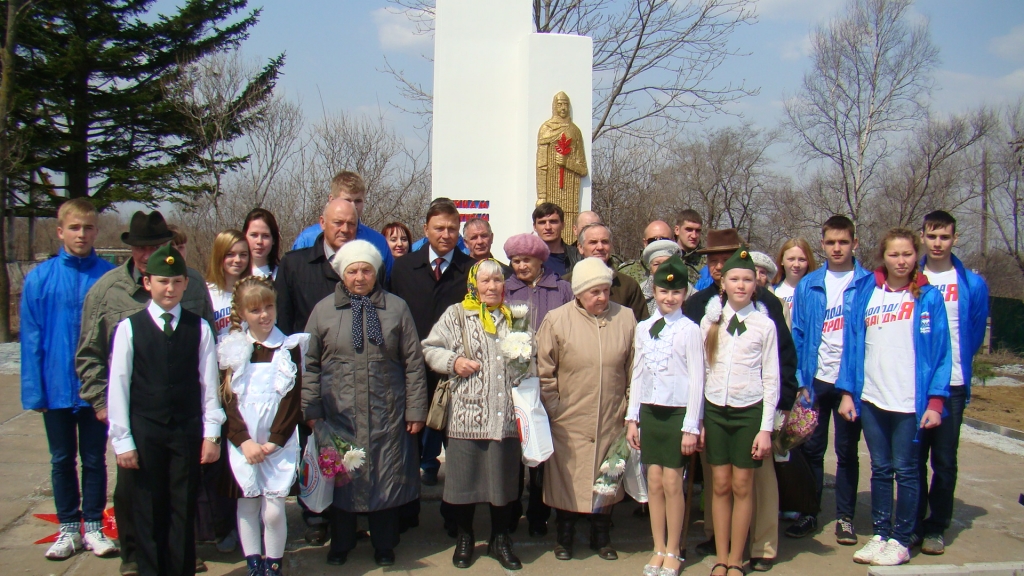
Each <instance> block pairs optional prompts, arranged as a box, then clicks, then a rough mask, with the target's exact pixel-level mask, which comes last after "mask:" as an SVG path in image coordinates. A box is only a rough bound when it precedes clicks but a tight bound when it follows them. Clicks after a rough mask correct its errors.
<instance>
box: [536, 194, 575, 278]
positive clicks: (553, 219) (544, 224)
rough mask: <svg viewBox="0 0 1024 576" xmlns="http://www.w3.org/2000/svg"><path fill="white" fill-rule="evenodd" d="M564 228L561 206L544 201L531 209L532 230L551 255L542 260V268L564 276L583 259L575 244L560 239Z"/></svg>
mask: <svg viewBox="0 0 1024 576" xmlns="http://www.w3.org/2000/svg"><path fill="white" fill-rule="evenodd" d="M563 228H565V212H564V211H563V210H562V208H561V206H559V205H558V204H554V203H551V202H544V203H543V204H540V205H538V206H537V207H536V208H534V210H533V230H534V232H536V233H537V236H540V239H541V240H543V241H544V243H546V244H547V245H548V250H549V251H550V252H551V255H550V256H548V259H547V261H546V262H544V269H545V270H547V271H549V272H554V273H555V274H558V276H559V277H564V276H566V275H568V274H569V272H572V267H573V266H575V265H576V263H577V262H579V261H580V260H582V259H583V257H582V256H580V251H579V249H577V248H576V246H573V245H570V244H566V243H565V241H563V240H562V229H563Z"/></svg>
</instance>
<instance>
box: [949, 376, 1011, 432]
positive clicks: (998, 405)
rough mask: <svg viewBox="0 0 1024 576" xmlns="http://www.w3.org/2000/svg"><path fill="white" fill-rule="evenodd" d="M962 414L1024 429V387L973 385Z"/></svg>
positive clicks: (1008, 426)
mask: <svg viewBox="0 0 1024 576" xmlns="http://www.w3.org/2000/svg"><path fill="white" fill-rule="evenodd" d="M964 416H967V417H969V418H977V419H978V420H982V421H985V422H990V423H992V424H999V425H1000V426H1006V427H1007V428H1013V429H1015V430H1021V431H1024V388H1010V387H1006V386H973V387H971V403H970V405H968V406H967V410H965V411H964Z"/></svg>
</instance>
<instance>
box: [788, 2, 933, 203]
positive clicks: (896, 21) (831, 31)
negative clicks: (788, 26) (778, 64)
mask: <svg viewBox="0 0 1024 576" xmlns="http://www.w3.org/2000/svg"><path fill="white" fill-rule="evenodd" d="M910 6H911V0H850V2H849V4H848V5H847V7H846V11H845V12H844V13H843V14H842V15H841V16H839V17H837V18H835V19H833V20H832V21H831V22H829V23H828V24H826V25H823V26H820V27H819V28H818V29H817V30H815V31H814V33H813V34H812V40H811V41H812V45H813V62H814V63H813V66H812V68H811V70H810V71H808V72H807V73H806V74H805V75H804V79H803V85H802V87H801V89H800V91H799V92H798V93H797V95H796V96H795V97H792V98H788V99H787V100H786V104H785V113H786V116H785V126H786V128H787V129H788V130H789V132H790V133H791V134H792V135H793V136H794V137H795V140H796V146H797V149H798V150H799V151H800V152H801V153H802V154H803V155H804V156H805V157H806V158H807V159H808V160H810V161H821V162H822V163H823V165H824V166H826V167H827V169H828V171H830V172H833V173H834V178H833V177H832V176H831V175H830V176H829V179H834V180H835V182H836V188H835V189H834V190H833V193H835V194H837V195H838V197H839V199H840V200H841V202H842V204H843V206H844V208H845V210H844V211H845V212H848V213H849V214H850V216H851V217H852V218H853V219H854V221H857V220H858V219H859V217H860V216H861V215H862V210H863V209H864V207H865V201H866V200H867V199H868V198H869V197H870V196H871V194H872V193H873V192H875V191H876V190H877V188H878V180H879V178H880V177H881V176H882V173H883V172H884V171H885V167H886V165H887V164H886V163H887V161H888V160H890V158H891V157H892V156H893V155H894V154H895V153H897V152H898V151H899V146H898V145H897V144H898V143H899V141H900V137H901V136H902V135H906V134H907V133H909V132H910V131H912V130H913V129H915V128H916V127H918V125H919V123H920V121H921V120H922V119H923V118H925V116H926V112H927V110H926V107H925V98H926V97H927V95H928V94H929V91H930V89H931V86H932V80H931V76H930V72H931V70H932V68H934V66H935V63H936V61H937V57H938V50H937V48H936V47H935V46H934V44H932V42H931V38H930V36H929V32H928V23H927V22H920V23H911V22H909V16H908V12H909V10H910Z"/></svg>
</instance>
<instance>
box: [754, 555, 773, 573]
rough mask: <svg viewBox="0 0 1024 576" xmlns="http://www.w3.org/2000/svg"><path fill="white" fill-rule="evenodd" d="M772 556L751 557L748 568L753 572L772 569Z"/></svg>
mask: <svg viewBox="0 0 1024 576" xmlns="http://www.w3.org/2000/svg"><path fill="white" fill-rule="evenodd" d="M772 560H773V558H751V559H750V569H751V570H753V571H754V572H767V571H769V570H771V569H772Z"/></svg>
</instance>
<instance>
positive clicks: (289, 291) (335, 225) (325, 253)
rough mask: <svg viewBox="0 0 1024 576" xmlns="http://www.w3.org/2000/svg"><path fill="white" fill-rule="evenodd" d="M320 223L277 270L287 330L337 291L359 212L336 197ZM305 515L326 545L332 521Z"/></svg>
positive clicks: (316, 539) (302, 437)
mask: <svg viewBox="0 0 1024 576" xmlns="http://www.w3.org/2000/svg"><path fill="white" fill-rule="evenodd" d="M320 225H321V226H323V229H324V231H323V232H322V233H321V234H320V235H319V236H317V237H316V240H314V241H313V245H312V246H310V247H309V248H302V249H300V250H292V251H291V252H289V253H287V254H285V256H284V258H283V259H282V260H281V265H280V267H279V268H278V270H277V280H275V281H274V288H275V289H276V290H277V327H278V328H280V329H281V331H282V332H284V333H285V334H294V333H296V332H303V331H305V329H306V321H308V320H309V314H310V313H311V312H312V311H313V307H314V306H316V304H317V302H320V301H321V300H323V299H324V298H326V297H327V296H329V295H331V294H334V288H335V286H337V285H338V282H339V281H340V280H341V278H339V277H338V274H337V272H335V271H334V268H332V267H331V259H332V258H333V257H334V254H335V253H337V251H338V250H340V249H341V247H342V246H344V245H345V243H346V242H348V241H350V240H355V237H356V230H357V229H358V227H359V216H358V215H357V214H356V209H355V207H353V205H352V203H351V202H349V201H347V200H344V199H335V200H331V201H330V202H329V203H328V204H327V206H326V207H325V208H324V213H323V215H322V216H320ZM381 269H382V270H383V266H382V267H381ZM311 432H312V431H311V430H310V429H309V428H308V427H307V426H306V425H305V424H299V442H300V444H301V445H302V449H303V450H305V447H306V438H308V437H309V434H310V433H311ZM302 517H303V519H304V520H305V521H306V525H307V529H306V534H305V537H306V542H308V543H310V544H313V545H315V546H322V545H323V544H324V543H325V542H326V541H327V534H328V529H329V527H330V523H329V522H328V521H327V519H326V518H325V517H324V515H323V513H315V512H312V511H310V510H307V509H306V508H305V507H304V506H303V510H302Z"/></svg>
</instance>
